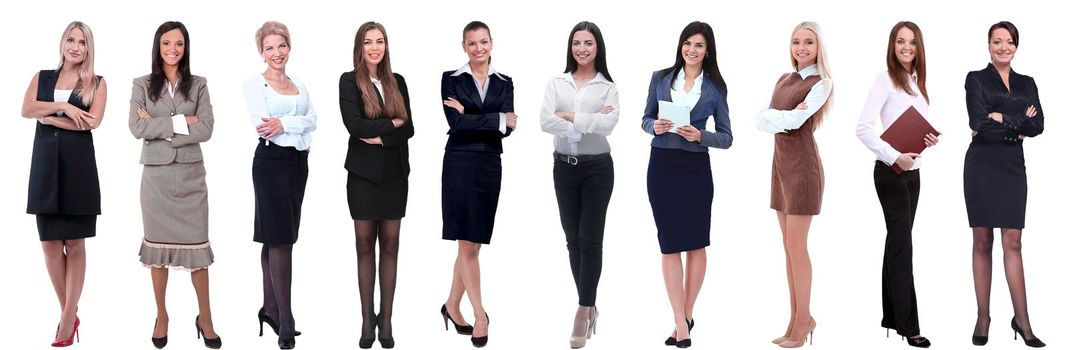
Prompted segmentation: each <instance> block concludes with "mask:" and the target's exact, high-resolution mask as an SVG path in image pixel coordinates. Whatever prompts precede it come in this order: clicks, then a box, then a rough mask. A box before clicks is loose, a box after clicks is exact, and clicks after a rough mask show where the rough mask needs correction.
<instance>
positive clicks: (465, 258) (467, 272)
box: [459, 241, 489, 337]
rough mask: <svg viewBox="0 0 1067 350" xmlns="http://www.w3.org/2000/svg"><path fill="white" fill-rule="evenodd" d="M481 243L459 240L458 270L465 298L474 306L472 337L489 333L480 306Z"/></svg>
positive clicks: (483, 311)
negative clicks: (479, 252)
mask: <svg viewBox="0 0 1067 350" xmlns="http://www.w3.org/2000/svg"><path fill="white" fill-rule="evenodd" d="M481 247H482V245H481V244H479V243H474V242H469V241H459V262H460V269H459V272H460V274H461V275H462V276H463V287H464V289H466V290H467V299H469V300H470V302H471V306H472V307H473V308H474V334H472V335H471V336H472V337H484V336H486V335H488V334H489V324H488V319H487V317H486V314H485V308H484V307H483V306H482V277H481V267H480V265H479V263H478V251H479V250H480V249H481Z"/></svg>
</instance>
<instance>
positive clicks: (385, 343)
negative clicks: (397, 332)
mask: <svg viewBox="0 0 1067 350" xmlns="http://www.w3.org/2000/svg"><path fill="white" fill-rule="evenodd" d="M375 325H376V326H377V327H378V344H381V346H382V349H392V348H393V346H395V345H396V342H395V341H393V337H388V338H385V337H382V318H381V316H376V317H375ZM390 331H391V330H390ZM390 334H392V332H390Z"/></svg>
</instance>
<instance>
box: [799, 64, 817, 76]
mask: <svg viewBox="0 0 1067 350" xmlns="http://www.w3.org/2000/svg"><path fill="white" fill-rule="evenodd" d="M797 74H800V79H807V78H808V77H810V76H812V75H815V74H819V67H818V65H816V64H814V63H812V64H809V65H808V66H807V67H804V68H801V69H800V70H799V71H797Z"/></svg>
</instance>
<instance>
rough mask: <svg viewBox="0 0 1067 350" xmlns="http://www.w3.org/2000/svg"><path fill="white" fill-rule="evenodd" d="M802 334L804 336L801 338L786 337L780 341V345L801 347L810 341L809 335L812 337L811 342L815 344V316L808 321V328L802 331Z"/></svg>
mask: <svg viewBox="0 0 1067 350" xmlns="http://www.w3.org/2000/svg"><path fill="white" fill-rule="evenodd" d="M801 334H802V336H801V337H800V339H786V340H785V341H783V342H781V343H779V344H778V346H780V347H783V348H799V347H801V346H804V343H806V342H808V341H809V338H808V337H809V336H810V337H811V338H810V343H809V344H815V319H814V318H812V319H811V321H810V322H808V328H807V329H806V330H804V333H801Z"/></svg>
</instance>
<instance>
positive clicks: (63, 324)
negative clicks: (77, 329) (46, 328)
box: [57, 239, 85, 339]
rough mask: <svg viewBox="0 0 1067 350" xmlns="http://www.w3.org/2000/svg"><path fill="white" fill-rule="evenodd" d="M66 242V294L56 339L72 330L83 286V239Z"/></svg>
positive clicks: (66, 336)
mask: <svg viewBox="0 0 1067 350" xmlns="http://www.w3.org/2000/svg"><path fill="white" fill-rule="evenodd" d="M65 243H66V252H67V254H66V261H67V266H66V276H65V279H66V283H65V284H66V296H65V297H64V298H63V299H64V300H65V302H64V303H63V314H62V316H61V317H60V322H59V324H60V327H59V332H58V337H57V339H68V338H70V335H71V333H72V332H73V331H74V318H75V317H77V316H78V300H80V299H81V296H82V287H84V286H85V239H74V240H68V241H65Z"/></svg>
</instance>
